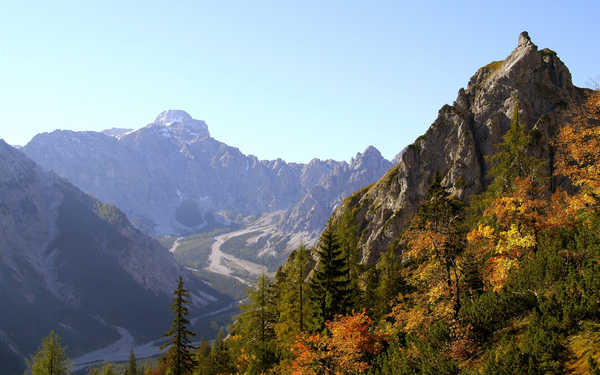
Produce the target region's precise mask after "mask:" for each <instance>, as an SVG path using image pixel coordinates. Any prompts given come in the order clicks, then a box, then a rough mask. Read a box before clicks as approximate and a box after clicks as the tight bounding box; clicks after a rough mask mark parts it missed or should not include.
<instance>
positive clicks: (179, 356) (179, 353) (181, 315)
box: [161, 276, 196, 375]
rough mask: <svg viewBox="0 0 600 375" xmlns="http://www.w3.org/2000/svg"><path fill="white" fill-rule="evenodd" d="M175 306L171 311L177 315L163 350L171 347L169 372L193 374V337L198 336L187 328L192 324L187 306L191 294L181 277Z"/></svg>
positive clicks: (194, 361)
mask: <svg viewBox="0 0 600 375" xmlns="http://www.w3.org/2000/svg"><path fill="white" fill-rule="evenodd" d="M173 295H174V296H175V297H174V298H173V305H172V306H171V309H170V310H171V311H172V312H173V313H174V314H175V316H174V318H173V323H172V324H171V328H170V329H169V331H168V332H167V333H165V334H164V335H163V336H164V337H169V341H168V342H166V343H165V344H163V345H162V346H161V349H164V348H166V347H169V350H168V352H167V360H168V364H169V370H170V371H171V373H172V374H173V375H184V374H189V373H191V372H192V370H193V369H194V367H195V365H196V360H195V358H194V355H193V353H192V351H193V350H194V346H193V345H192V341H191V339H190V338H191V337H193V336H195V335H196V334H195V333H193V332H192V331H190V330H189V329H188V328H187V326H188V324H189V323H190V322H189V320H187V319H186V316H187V315H188V314H189V310H188V308H187V306H186V305H187V304H188V303H189V300H188V298H189V293H188V291H187V290H186V289H184V287H183V279H182V278H181V276H179V280H178V282H177V289H175V291H174V292H173Z"/></svg>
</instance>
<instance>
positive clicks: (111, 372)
mask: <svg viewBox="0 0 600 375" xmlns="http://www.w3.org/2000/svg"><path fill="white" fill-rule="evenodd" d="M100 375H117V373H116V372H115V369H114V368H113V365H112V363H107V364H105V365H104V367H102V372H101V373H100Z"/></svg>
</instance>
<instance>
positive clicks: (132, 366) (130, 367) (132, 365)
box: [126, 349, 138, 375]
mask: <svg viewBox="0 0 600 375" xmlns="http://www.w3.org/2000/svg"><path fill="white" fill-rule="evenodd" d="M137 373H138V371H137V361H136V359H135V353H134V352H133V349H131V350H130V351H129V362H128V364H127V371H126V374H127V375H137Z"/></svg>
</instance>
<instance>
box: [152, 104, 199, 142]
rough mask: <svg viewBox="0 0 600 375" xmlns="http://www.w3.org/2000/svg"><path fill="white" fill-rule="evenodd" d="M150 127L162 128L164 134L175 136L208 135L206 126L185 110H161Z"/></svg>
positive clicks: (193, 136)
mask: <svg viewBox="0 0 600 375" xmlns="http://www.w3.org/2000/svg"><path fill="white" fill-rule="evenodd" d="M149 126H150V127H159V128H162V130H161V134H162V135H164V136H168V137H171V136H175V137H177V138H182V137H183V138H190V137H192V138H195V137H207V136H210V133H209V132H208V126H207V125H206V123H205V122H204V121H202V120H195V119H193V118H192V116H190V115H189V114H188V113H187V112H186V111H182V110H178V109H169V110H167V111H163V112H161V113H160V114H159V115H158V116H157V117H156V119H155V120H154V122H153V123H151V124H150V125H149Z"/></svg>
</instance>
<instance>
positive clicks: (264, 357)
mask: <svg viewBox="0 0 600 375" xmlns="http://www.w3.org/2000/svg"><path fill="white" fill-rule="evenodd" d="M248 297H249V298H250V304H248V305H247V306H243V307H241V309H242V314H241V315H240V316H239V318H238V321H237V325H238V326H237V327H236V329H235V332H236V334H241V336H242V337H243V338H244V341H245V344H246V345H245V346H246V348H247V351H248V352H249V353H251V354H253V355H254V357H255V358H256V363H255V364H253V365H255V367H256V368H257V370H259V371H263V372H264V371H265V370H266V369H267V368H268V367H269V366H270V365H271V364H272V363H273V362H274V360H275V342H274V339H275V328H274V326H275V323H276V321H277V311H276V305H275V300H274V288H273V285H272V283H271V282H270V281H269V279H267V277H266V276H265V275H260V277H259V278H258V282H257V284H256V290H252V289H250V290H249V291H248Z"/></svg>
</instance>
